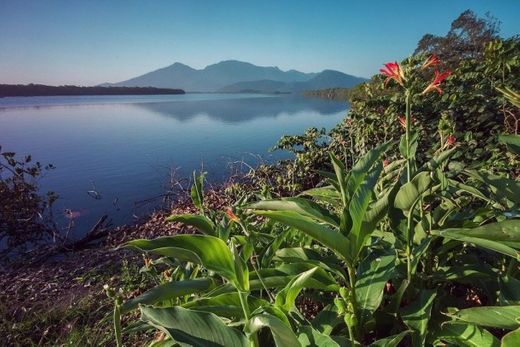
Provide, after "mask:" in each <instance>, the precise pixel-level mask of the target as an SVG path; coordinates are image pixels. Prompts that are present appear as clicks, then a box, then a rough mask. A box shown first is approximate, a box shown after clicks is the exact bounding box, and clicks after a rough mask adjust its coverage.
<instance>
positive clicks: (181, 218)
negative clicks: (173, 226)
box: [166, 214, 217, 236]
mask: <svg viewBox="0 0 520 347" xmlns="http://www.w3.org/2000/svg"><path fill="white" fill-rule="evenodd" d="M166 220H167V221H168V222H178V223H182V224H186V225H189V226H192V227H194V228H196V229H197V230H198V231H200V232H201V233H203V234H206V235H211V236H217V235H216V233H215V224H213V222H212V221H211V220H209V219H208V218H207V217H205V216H201V215H197V214H177V215H173V216H170V217H168V218H166Z"/></svg>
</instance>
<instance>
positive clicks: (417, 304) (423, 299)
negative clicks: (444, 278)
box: [401, 289, 437, 346]
mask: <svg viewBox="0 0 520 347" xmlns="http://www.w3.org/2000/svg"><path fill="white" fill-rule="evenodd" d="M436 295H437V294H436V290H428V289H423V290H422V291H421V292H420V293H419V297H418V298H417V299H416V300H415V301H414V302H412V303H411V304H410V305H409V306H407V307H405V308H404V309H402V310H401V318H402V319H403V322H404V323H405V324H406V325H407V326H408V327H409V328H410V329H412V330H413V331H414V333H413V335H412V339H413V342H414V346H423V345H424V341H425V340H426V334H427V329H428V322H429V320H430V316H431V311H432V306H433V300H434V299H435V296H436Z"/></svg>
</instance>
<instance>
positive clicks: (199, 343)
mask: <svg viewBox="0 0 520 347" xmlns="http://www.w3.org/2000/svg"><path fill="white" fill-rule="evenodd" d="M140 308H141V320H143V321H144V322H146V323H148V324H150V325H152V326H154V327H156V328H158V329H160V330H162V331H163V332H165V333H166V334H167V335H168V336H169V337H170V338H171V339H172V340H174V341H176V342H177V343H178V344H179V345H181V346H183V347H184V346H186V347H187V346H195V347H217V346H223V347H246V346H249V343H248V341H247V338H246V336H245V335H244V334H243V333H242V332H240V331H239V330H237V329H234V328H230V327H228V326H227V325H226V324H224V322H222V320H220V318H218V317H217V316H216V315H214V314H213V313H208V312H201V311H192V310H188V309H185V308H182V307H177V306H174V307H168V308H154V307H151V306H140Z"/></svg>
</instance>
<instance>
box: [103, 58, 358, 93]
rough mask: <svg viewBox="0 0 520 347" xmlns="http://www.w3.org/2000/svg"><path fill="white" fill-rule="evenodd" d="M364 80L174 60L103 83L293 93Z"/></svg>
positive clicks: (239, 64) (231, 62)
mask: <svg viewBox="0 0 520 347" xmlns="http://www.w3.org/2000/svg"><path fill="white" fill-rule="evenodd" d="M364 81H366V79H364V78H361V77H356V76H352V75H347V74H345V73H343V72H340V71H335V70H324V71H322V72H319V73H304V72H300V71H296V70H288V71H282V70H280V69H279V68H278V67H274V66H257V65H253V64H251V63H246V62H241V61H236V60H226V61H222V62H220V63H216V64H212V65H208V66H206V67H205V68H204V69H194V68H192V67H190V66H188V65H184V64H181V63H175V64H172V65H170V66H167V67H164V68H162V69H158V70H155V71H152V72H148V73H146V74H144V75H141V76H138V77H134V78H131V79H129V80H126V81H122V82H118V83H105V84H103V85H102V86H116V87H156V88H181V89H183V90H185V91H187V92H222V93H241V92H256V93H292V92H300V91H304V90H314V89H322V88H335V87H343V88H350V87H353V86H355V85H356V84H359V83H362V82H364Z"/></svg>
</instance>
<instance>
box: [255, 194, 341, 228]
mask: <svg viewBox="0 0 520 347" xmlns="http://www.w3.org/2000/svg"><path fill="white" fill-rule="evenodd" d="M250 208H252V209H255V210H271V211H293V212H296V213H299V214H301V215H304V216H307V217H310V218H313V219H316V220H318V221H320V222H323V223H327V224H330V225H332V226H335V227H339V220H338V218H337V217H336V216H335V215H333V214H332V213H330V212H329V211H328V210H327V209H326V208H323V207H321V206H320V205H318V204H317V203H315V202H313V201H311V200H307V199H303V198H284V199H281V200H262V201H259V202H256V203H254V204H252V205H251V206H250Z"/></svg>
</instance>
